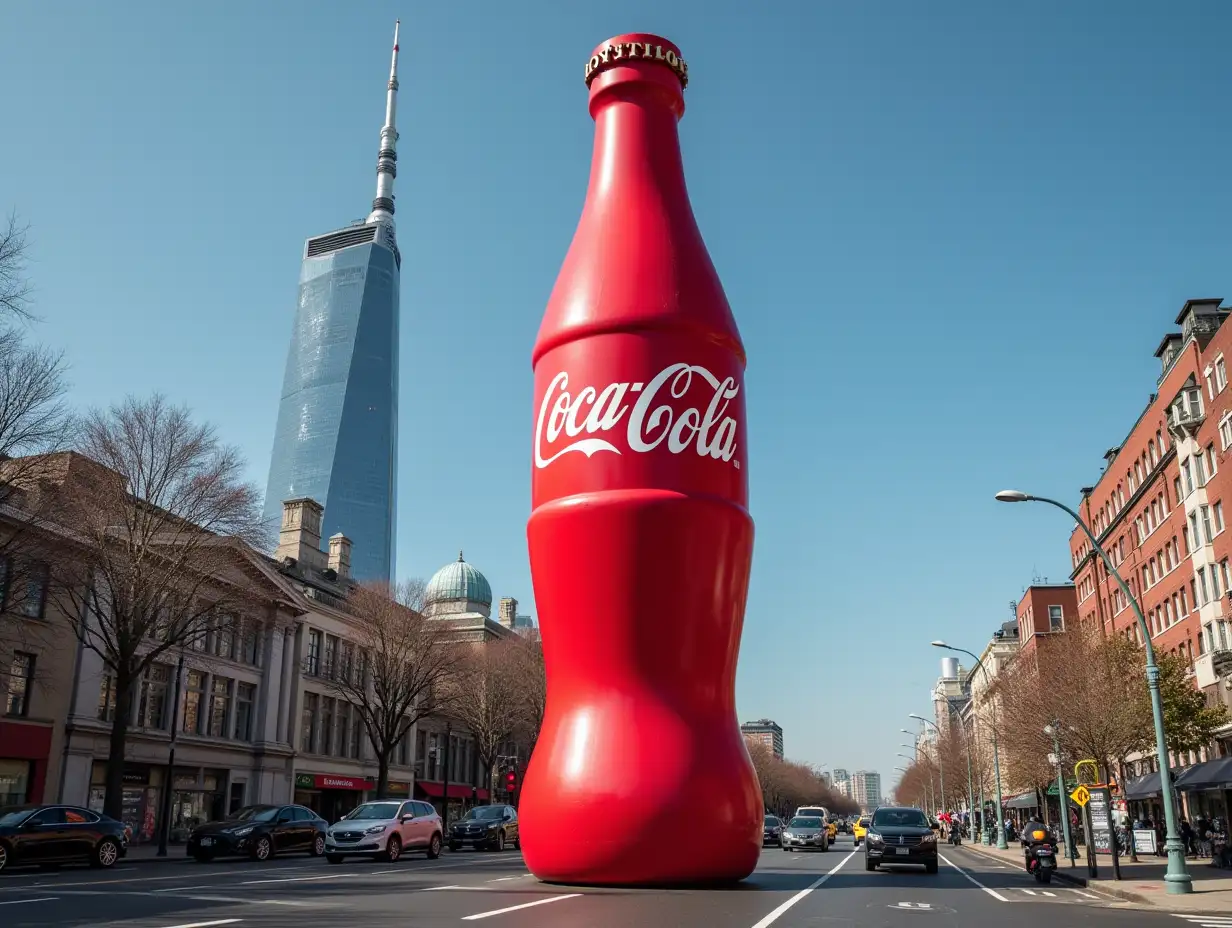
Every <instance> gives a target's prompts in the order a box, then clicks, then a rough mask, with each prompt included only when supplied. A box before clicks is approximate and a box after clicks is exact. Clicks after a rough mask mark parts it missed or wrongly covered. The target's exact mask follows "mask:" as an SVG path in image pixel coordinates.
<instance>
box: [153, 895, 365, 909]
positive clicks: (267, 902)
mask: <svg viewBox="0 0 1232 928" xmlns="http://www.w3.org/2000/svg"><path fill="white" fill-rule="evenodd" d="M138 895H144V893H140V894H138ZM181 898H184V899H191V900H192V901H193V902H238V903H240V904H241V905H292V906H304V907H305V908H314V909H315V908H332V907H334V906H339V905H342V903H341V902H319V901H317V900H315V899H314V900H313V901H311V902H305V901H303V900H297V899H245V898H243V897H241V896H212V895H211V896H197V895H193V896H183V897H181Z"/></svg>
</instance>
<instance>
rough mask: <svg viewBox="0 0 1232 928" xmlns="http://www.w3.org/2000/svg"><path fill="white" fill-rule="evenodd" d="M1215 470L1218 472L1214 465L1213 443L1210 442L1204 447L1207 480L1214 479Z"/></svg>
mask: <svg viewBox="0 0 1232 928" xmlns="http://www.w3.org/2000/svg"><path fill="white" fill-rule="evenodd" d="M1217 470H1218V467H1217V465H1216V463H1215V443H1214V442H1211V443H1210V444H1209V445H1207V446H1206V477H1207V480H1210V478H1211V477H1214V476H1215V474H1216V472H1217Z"/></svg>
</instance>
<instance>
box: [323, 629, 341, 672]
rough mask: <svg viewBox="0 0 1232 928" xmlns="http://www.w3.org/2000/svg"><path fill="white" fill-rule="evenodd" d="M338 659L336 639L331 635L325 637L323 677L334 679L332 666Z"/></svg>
mask: <svg viewBox="0 0 1232 928" xmlns="http://www.w3.org/2000/svg"><path fill="white" fill-rule="evenodd" d="M337 658H338V639H337V638H336V637H334V636H333V635H326V636H325V664H324V667H323V671H324V676H325V677H326V678H327V679H330V680H332V679H333V678H334V664H335V662H336V661H337Z"/></svg>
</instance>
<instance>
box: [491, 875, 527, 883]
mask: <svg viewBox="0 0 1232 928" xmlns="http://www.w3.org/2000/svg"><path fill="white" fill-rule="evenodd" d="M520 879H522V878H521V877H520V876H498V877H497V878H496V879H494V880H488V882H489V883H507V882H509V881H510V880H520Z"/></svg>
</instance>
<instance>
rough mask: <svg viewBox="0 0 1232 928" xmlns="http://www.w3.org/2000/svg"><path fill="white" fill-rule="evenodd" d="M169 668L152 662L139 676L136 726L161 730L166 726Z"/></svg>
mask: <svg viewBox="0 0 1232 928" xmlns="http://www.w3.org/2000/svg"><path fill="white" fill-rule="evenodd" d="M170 680H171V668H170V667H168V666H167V665H166V664H153V665H151V666H149V667H147V668H146V671H145V673H144V674H142V676H141V684H140V687H139V690H138V697H137V726H138V727H139V728H153V729H156V730H158V731H162V730H164V729H165V728H166V727H167V684H168V683H169V682H170Z"/></svg>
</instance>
